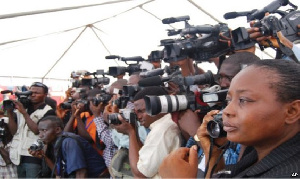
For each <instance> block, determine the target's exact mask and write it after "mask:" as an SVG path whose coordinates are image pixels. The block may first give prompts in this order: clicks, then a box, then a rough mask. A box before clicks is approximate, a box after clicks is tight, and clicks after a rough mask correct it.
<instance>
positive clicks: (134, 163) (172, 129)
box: [113, 86, 181, 178]
mask: <svg viewBox="0 0 300 179" xmlns="http://www.w3.org/2000/svg"><path fill="white" fill-rule="evenodd" d="M166 94H167V92H166V91H165V90H164V89H162V88H161V87H157V86H152V87H146V88H144V89H143V90H141V91H140V92H138V93H137V94H136V95H135V97H134V111H135V114H136V115H137V119H138V120H139V121H140V123H141V125H143V126H144V127H146V128H148V129H149V130H150V132H149V134H148V135H147V138H146V140H145V142H144V145H142V143H141V141H140V140H139V138H138V137H137V132H136V129H135V128H134V127H133V126H132V124H131V123H129V122H127V121H126V120H125V119H123V118H122V117H121V116H119V120H120V121H121V124H120V125H113V127H114V128H115V129H116V130H117V131H118V132H121V133H124V134H127V135H128V136H129V158H130V167H131V171H132V173H133V175H134V177H139V178H140V177H143V178H144V177H156V176H158V167H159V165H160V163H161V162H162V160H163V159H164V158H165V157H166V156H167V155H168V154H169V153H170V152H172V151H173V150H175V149H177V148H179V147H180V145H181V136H180V131H179V129H178V127H177V125H176V124H175V123H174V122H173V121H172V120H171V115H170V114H162V113H161V114H158V115H156V116H150V115H148V114H147V113H146V107H145V106H146V105H145V101H144V97H145V96H146V95H166Z"/></svg>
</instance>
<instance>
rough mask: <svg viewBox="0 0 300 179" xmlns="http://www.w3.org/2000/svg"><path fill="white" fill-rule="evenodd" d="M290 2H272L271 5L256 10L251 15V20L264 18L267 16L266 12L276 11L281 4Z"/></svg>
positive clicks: (282, 0) (284, 4)
mask: <svg viewBox="0 0 300 179" xmlns="http://www.w3.org/2000/svg"><path fill="white" fill-rule="evenodd" d="M288 3H289V0H275V1H273V2H271V3H270V4H269V5H267V6H265V7H264V8H263V9H261V10H256V11H255V12H254V13H252V14H251V15H250V17H249V20H255V19H259V20H260V19H262V18H263V17H264V16H265V13H266V12H270V13H272V12H275V11H276V10H277V9H278V8H280V6H286V5H287V4H288Z"/></svg>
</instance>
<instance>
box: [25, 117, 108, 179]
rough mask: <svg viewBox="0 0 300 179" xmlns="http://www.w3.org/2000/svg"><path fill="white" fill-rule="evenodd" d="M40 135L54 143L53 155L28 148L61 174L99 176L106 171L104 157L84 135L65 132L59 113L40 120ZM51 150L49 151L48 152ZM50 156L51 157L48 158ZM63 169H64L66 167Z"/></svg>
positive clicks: (78, 176) (44, 140) (46, 142)
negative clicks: (57, 115) (52, 156)
mask: <svg viewBox="0 0 300 179" xmlns="http://www.w3.org/2000/svg"><path fill="white" fill-rule="evenodd" d="M38 129H39V132H40V133H39V137H40V139H41V140H42V141H43V142H44V143H45V144H46V145H47V147H48V149H49V150H50V149H51V147H50V146H54V147H53V151H52V153H54V156H55V157H54V161H55V163H53V162H52V161H53V158H50V156H49V155H47V156H45V155H44V153H43V151H32V150H29V152H30V154H31V155H33V156H35V157H40V158H41V157H44V158H45V161H46V163H47V165H48V166H49V167H50V168H51V169H52V170H53V167H56V175H57V176H60V177H76V178H87V177H92V178H97V177H100V176H103V175H104V173H105V174H107V168H106V165H105V162H104V159H103V158H102V156H101V155H100V154H98V153H97V151H96V150H95V149H94V148H93V147H92V145H91V144H90V143H89V142H88V141H87V140H85V139H84V138H82V137H80V136H78V135H75V134H73V133H69V132H63V122H62V120H61V119H59V118H58V117H56V116H47V117H44V118H42V119H41V120H40V121H39V122H38ZM48 152H49V151H47V154H48ZM50 153H51V152H50ZM49 158H50V159H49ZM63 169H64V171H63Z"/></svg>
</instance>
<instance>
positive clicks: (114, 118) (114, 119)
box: [107, 109, 137, 125]
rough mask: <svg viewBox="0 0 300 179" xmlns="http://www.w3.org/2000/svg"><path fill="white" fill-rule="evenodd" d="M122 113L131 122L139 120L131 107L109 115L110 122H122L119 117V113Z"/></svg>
mask: <svg viewBox="0 0 300 179" xmlns="http://www.w3.org/2000/svg"><path fill="white" fill-rule="evenodd" d="M119 114H120V115H121V116H122V117H123V119H124V120H125V121H127V122H129V123H131V124H134V123H135V122H136V121H137V116H136V114H135V113H134V112H133V111H132V110H131V109H123V110H120V113H112V114H109V115H108V117H107V118H108V123H109V124H114V125H117V124H121V123H122V122H121V121H120V120H119V119H118V115H119Z"/></svg>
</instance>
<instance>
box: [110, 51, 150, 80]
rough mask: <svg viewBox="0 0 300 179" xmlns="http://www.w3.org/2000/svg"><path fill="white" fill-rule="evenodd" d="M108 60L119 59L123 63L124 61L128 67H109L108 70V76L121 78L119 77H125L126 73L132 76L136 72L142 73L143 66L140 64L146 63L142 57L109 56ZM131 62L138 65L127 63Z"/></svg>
mask: <svg viewBox="0 0 300 179" xmlns="http://www.w3.org/2000/svg"><path fill="white" fill-rule="evenodd" d="M105 58H106V59H119V60H121V61H124V62H125V63H126V64H127V65H128V67H121V66H114V67H109V70H108V75H110V76H114V77H116V76H119V75H125V73H126V72H127V73H129V75H131V74H132V73H134V72H139V71H141V69H140V66H141V64H140V63H139V62H141V61H145V59H144V58H142V57H140V56H135V57H120V56H118V55H109V56H106V57H105ZM129 61H134V62H136V63H133V64H128V63H127V62H129Z"/></svg>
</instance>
